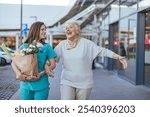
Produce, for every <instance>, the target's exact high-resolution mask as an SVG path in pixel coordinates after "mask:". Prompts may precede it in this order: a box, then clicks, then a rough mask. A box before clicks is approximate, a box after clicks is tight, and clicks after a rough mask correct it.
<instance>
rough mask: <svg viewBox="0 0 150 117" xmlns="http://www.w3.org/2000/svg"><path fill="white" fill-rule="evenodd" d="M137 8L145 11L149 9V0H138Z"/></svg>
mask: <svg viewBox="0 0 150 117" xmlns="http://www.w3.org/2000/svg"><path fill="white" fill-rule="evenodd" d="M138 6H139V8H138V9H140V10H141V9H145V8H148V7H150V0H139V5H138Z"/></svg>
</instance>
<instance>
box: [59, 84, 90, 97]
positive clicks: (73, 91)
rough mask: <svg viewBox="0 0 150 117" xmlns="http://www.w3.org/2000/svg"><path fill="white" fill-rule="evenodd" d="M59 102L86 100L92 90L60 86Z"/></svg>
mask: <svg viewBox="0 0 150 117" xmlns="http://www.w3.org/2000/svg"><path fill="white" fill-rule="evenodd" d="M60 88H61V89H60V91H61V100H87V99H89V97H90V94H91V91H92V88H88V89H80V88H75V87H71V86H68V85H61V87H60Z"/></svg>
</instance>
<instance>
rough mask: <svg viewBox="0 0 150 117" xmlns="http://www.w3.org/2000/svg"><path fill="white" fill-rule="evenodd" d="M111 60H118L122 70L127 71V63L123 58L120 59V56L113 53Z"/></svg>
mask: <svg viewBox="0 0 150 117" xmlns="http://www.w3.org/2000/svg"><path fill="white" fill-rule="evenodd" d="M112 58H113V59H116V60H118V61H119V62H120V63H121V64H122V66H123V69H127V67H128V64H127V61H126V59H125V57H122V56H120V55H118V54H116V53H114V54H113V55H112Z"/></svg>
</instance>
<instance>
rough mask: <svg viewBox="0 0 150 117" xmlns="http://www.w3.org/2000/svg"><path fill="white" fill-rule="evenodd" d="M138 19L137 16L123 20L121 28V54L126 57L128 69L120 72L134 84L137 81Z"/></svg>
mask: <svg viewBox="0 0 150 117" xmlns="http://www.w3.org/2000/svg"><path fill="white" fill-rule="evenodd" d="M136 19H137V15H133V16H130V17H128V18H125V19H122V20H120V26H119V28H120V32H119V33H120V36H119V44H120V45H119V54H120V55H122V56H125V57H126V59H127V62H128V69H127V70H125V71H124V70H120V71H119V73H120V74H123V75H124V76H125V77H126V78H129V79H130V80H131V81H134V82H135V79H136ZM131 74H132V75H131Z"/></svg>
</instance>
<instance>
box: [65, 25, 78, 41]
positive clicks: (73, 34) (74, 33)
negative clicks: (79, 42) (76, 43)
mask: <svg viewBox="0 0 150 117" xmlns="http://www.w3.org/2000/svg"><path fill="white" fill-rule="evenodd" d="M65 34H66V36H67V38H68V39H69V40H74V39H76V38H78V37H79V27H78V26H77V25H75V24H74V23H68V24H67V25H66V27H65Z"/></svg>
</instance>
